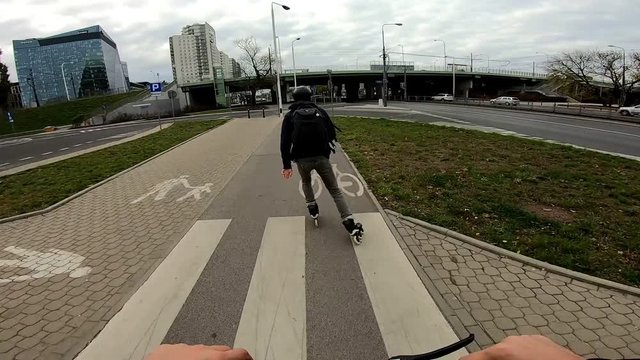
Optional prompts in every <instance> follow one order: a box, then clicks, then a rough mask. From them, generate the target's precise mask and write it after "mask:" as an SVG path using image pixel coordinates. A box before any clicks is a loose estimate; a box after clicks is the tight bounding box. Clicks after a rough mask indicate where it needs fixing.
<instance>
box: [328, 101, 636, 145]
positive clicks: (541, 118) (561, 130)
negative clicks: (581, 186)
mask: <svg viewBox="0 0 640 360" xmlns="http://www.w3.org/2000/svg"><path fill="white" fill-rule="evenodd" d="M389 106H390V107H392V108H395V109H389V110H385V109H381V108H380V109H378V108H375V107H374V106H368V107H362V106H358V105H355V106H348V107H343V108H336V109H335V114H336V115H364V116H380V117H386V118H389V117H391V118H394V119H405V120H413V121H421V122H454V123H459V124H465V125H473V126H482V127H487V128H495V129H501V130H507V131H512V132H516V133H519V134H523V135H527V136H531V137H538V138H542V139H547V140H554V141H558V142H561V143H567V144H572V145H577V146H582V147H586V148H591V149H597V150H602V151H607V152H614V153H619V154H625V155H631V156H640V125H637V124H631V123H623V122H618V121H610V120H600V119H593V118H586V117H578V116H570V115H557V114H546V113H536V112H526V111H517V110H507V109H487V108H480V107H475V106H460V105H447V104H431V103H429V104H425V103H402V102H390V103H389ZM397 108H403V110H399V109H397Z"/></svg>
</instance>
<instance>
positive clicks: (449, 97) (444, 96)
mask: <svg viewBox="0 0 640 360" xmlns="http://www.w3.org/2000/svg"><path fill="white" fill-rule="evenodd" d="M431 100H434V101H453V95H451V94H445V93H441V94H438V95H435V96H432V97H431Z"/></svg>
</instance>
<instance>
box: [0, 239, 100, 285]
mask: <svg viewBox="0 0 640 360" xmlns="http://www.w3.org/2000/svg"><path fill="white" fill-rule="evenodd" d="M4 251H6V252H9V253H12V254H14V255H17V256H19V257H20V259H0V267H11V268H22V269H29V270H31V273H30V274H26V275H14V276H11V277H8V278H6V279H2V278H0V284H6V283H10V282H19V281H28V280H34V279H41V278H50V277H53V276H55V275H61V274H66V275H68V276H69V277H72V278H78V277H82V276H87V275H89V273H90V272H91V268H90V267H88V266H80V265H81V264H82V262H83V261H84V260H85V257H84V256H80V255H78V254H74V253H72V252H69V251H64V250H59V249H49V252H40V251H32V250H27V249H23V248H20V247H17V246H9V247H6V248H4Z"/></svg>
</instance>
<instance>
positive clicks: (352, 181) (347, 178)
mask: <svg viewBox="0 0 640 360" xmlns="http://www.w3.org/2000/svg"><path fill="white" fill-rule="evenodd" d="M331 168H332V169H333V173H334V175H335V176H336V182H337V183H338V187H339V188H340V190H342V192H343V193H344V194H345V195H349V196H351V197H360V196H362V195H364V185H362V182H361V181H360V179H358V178H357V177H356V176H355V175H353V174H350V173H343V172H341V171H340V170H338V165H336V164H331ZM354 187H355V188H354ZM311 188H312V189H313V194H314V196H315V198H316V199H317V198H319V197H320V195H321V194H322V188H323V186H322V178H321V177H320V175H318V173H317V172H313V173H312V174H311ZM298 190H299V191H300V195H302V197H304V191H303V190H302V180H300V184H299V186H298ZM353 190H355V191H353Z"/></svg>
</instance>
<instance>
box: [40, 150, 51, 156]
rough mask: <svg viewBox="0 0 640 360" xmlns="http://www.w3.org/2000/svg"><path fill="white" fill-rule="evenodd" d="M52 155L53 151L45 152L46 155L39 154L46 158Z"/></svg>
mask: <svg viewBox="0 0 640 360" xmlns="http://www.w3.org/2000/svg"><path fill="white" fill-rule="evenodd" d="M51 154H53V151H47V152H46V153H42V154H40V155H41V156H47V155H51Z"/></svg>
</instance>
